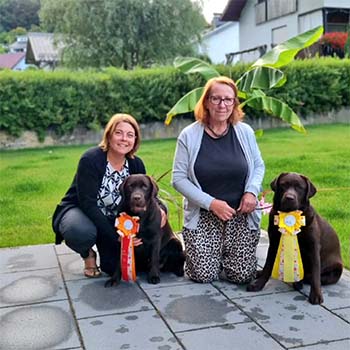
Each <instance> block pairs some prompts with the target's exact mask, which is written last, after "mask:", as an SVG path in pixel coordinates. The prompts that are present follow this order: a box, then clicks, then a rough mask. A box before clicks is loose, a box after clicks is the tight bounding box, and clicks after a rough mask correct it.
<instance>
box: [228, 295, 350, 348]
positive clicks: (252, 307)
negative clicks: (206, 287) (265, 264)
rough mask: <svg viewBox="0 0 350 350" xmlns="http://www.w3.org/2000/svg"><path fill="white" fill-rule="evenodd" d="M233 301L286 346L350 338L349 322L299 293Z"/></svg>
mask: <svg viewBox="0 0 350 350" xmlns="http://www.w3.org/2000/svg"><path fill="white" fill-rule="evenodd" d="M234 302H235V303H236V304H238V305H239V306H240V307H241V308H242V309H243V311H244V312H245V313H247V314H248V315H249V316H250V317H251V318H252V319H253V320H255V321H256V322H257V323H258V324H259V325H260V326H261V327H262V328H263V329H265V331H266V332H268V333H269V334H270V335H271V336H272V337H273V338H274V339H276V340H277V341H278V342H280V343H281V344H283V345H284V346H286V347H287V348H288V347H296V346H301V345H311V344H316V343H322V342H328V341H333V340H339V339H347V338H349V337H350V324H348V323H346V322H344V321H342V320H341V319H340V318H339V317H337V316H336V315H334V314H333V313H331V312H329V311H328V310H327V309H325V308H324V307H321V306H318V305H311V304H310V303H309V302H308V301H307V299H306V298H305V297H304V296H303V295H301V294H299V293H298V292H287V293H279V294H274V295H273V296H271V295H262V296H254V297H251V298H243V299H235V300H234Z"/></svg>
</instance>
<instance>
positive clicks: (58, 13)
mask: <svg viewBox="0 0 350 350" xmlns="http://www.w3.org/2000/svg"><path fill="white" fill-rule="evenodd" d="M40 19H41V23H42V27H43V28H47V29H52V30H54V32H55V33H60V34H63V41H64V43H65V47H66V48H65V50H64V52H63V62H64V63H65V64H66V65H68V66H72V67H106V66H117V67H118V66H119V67H120V66H121V67H124V68H125V69H130V68H133V67H135V66H138V65H139V66H143V67H146V66H149V65H151V64H154V63H165V62H168V61H170V60H172V59H173V58H174V57H175V56H177V55H179V54H180V55H189V54H193V43H194V41H196V40H199V35H200V33H201V31H202V30H203V28H204V27H205V24H206V22H205V20H204V17H203V16H202V14H201V8H200V5H199V3H198V2H192V1H191V0H171V1H167V0H74V1H73V0H61V1H57V0H42V8H41V11H40Z"/></svg>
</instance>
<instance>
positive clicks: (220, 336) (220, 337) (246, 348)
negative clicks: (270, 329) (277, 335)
mask: <svg viewBox="0 0 350 350" xmlns="http://www.w3.org/2000/svg"><path fill="white" fill-rule="evenodd" d="M176 335H177V336H178V337H179V338H180V340H181V342H182V343H183V344H184V346H185V348H186V349H187V350H214V349H218V350H223V349H227V350H253V349H254V350H255V349H259V350H281V349H284V348H283V347H282V346H281V345H279V344H278V343H277V342H276V341H275V340H274V339H272V338H271V337H269V335H268V334H267V333H266V332H264V331H263V330H262V329H261V328H259V327H258V326H257V325H256V324H255V323H253V322H249V323H240V324H229V325H225V326H221V327H214V328H206V329H200V330H195V331H191V332H184V333H176Z"/></svg>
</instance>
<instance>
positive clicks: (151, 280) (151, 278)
mask: <svg viewBox="0 0 350 350" xmlns="http://www.w3.org/2000/svg"><path fill="white" fill-rule="evenodd" d="M147 280H148V283H150V284H158V283H159V282H160V277H159V276H158V275H151V274H149V275H148V278H147Z"/></svg>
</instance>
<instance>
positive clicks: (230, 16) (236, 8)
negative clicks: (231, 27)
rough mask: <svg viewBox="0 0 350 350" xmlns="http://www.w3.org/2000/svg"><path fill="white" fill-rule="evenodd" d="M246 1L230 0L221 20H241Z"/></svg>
mask: <svg viewBox="0 0 350 350" xmlns="http://www.w3.org/2000/svg"><path fill="white" fill-rule="evenodd" d="M246 3H247V0H230V1H229V2H228V3H227V5H226V7H225V9H224V11H223V13H222V17H221V20H222V21H226V22H228V21H239V17H240V16H241V12H242V10H243V8H244V6H245V5H246Z"/></svg>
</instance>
